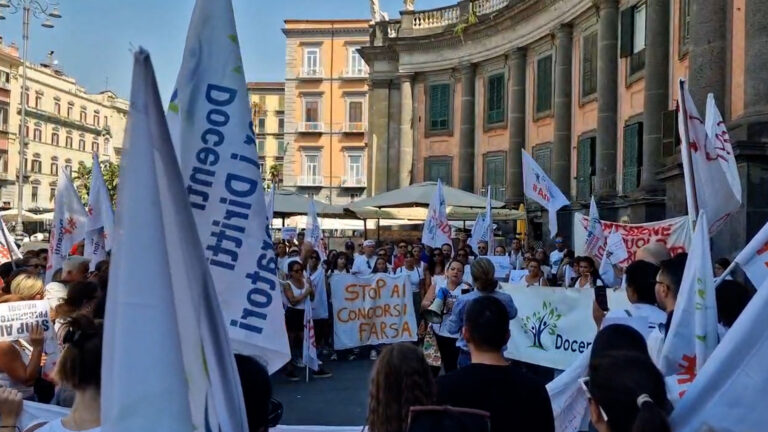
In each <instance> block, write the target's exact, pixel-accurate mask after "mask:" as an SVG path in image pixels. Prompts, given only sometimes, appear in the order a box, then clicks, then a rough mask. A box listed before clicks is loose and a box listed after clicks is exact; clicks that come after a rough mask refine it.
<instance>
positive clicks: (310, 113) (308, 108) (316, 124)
mask: <svg viewBox="0 0 768 432" xmlns="http://www.w3.org/2000/svg"><path fill="white" fill-rule="evenodd" d="M303 102H304V130H308V131H321V130H322V129H323V127H322V123H321V120H320V99H319V98H306V97H305V98H303Z"/></svg>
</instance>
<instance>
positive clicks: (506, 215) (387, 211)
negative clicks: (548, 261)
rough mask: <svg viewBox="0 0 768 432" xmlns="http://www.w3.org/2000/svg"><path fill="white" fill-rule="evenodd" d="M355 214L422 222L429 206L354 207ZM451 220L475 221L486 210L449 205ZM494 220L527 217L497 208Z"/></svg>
mask: <svg viewBox="0 0 768 432" xmlns="http://www.w3.org/2000/svg"><path fill="white" fill-rule="evenodd" d="M353 211H354V212H355V214H357V216H359V217H360V218H362V219H379V218H381V219H400V220H404V221H407V222H408V223H414V224H420V223H423V222H424V220H426V218H427V212H428V211H429V209H428V208H427V207H386V208H375V207H363V208H355V209H353ZM445 212H446V215H447V216H448V219H449V220H459V221H474V220H475V218H476V217H477V214H478V213H483V212H485V208H470V207H460V206H450V205H449V206H447V207H446V208H445ZM491 212H492V214H493V220H494V221H506V220H520V219H525V213H522V212H519V211H516V210H508V209H503V208H497V209H493V210H491Z"/></svg>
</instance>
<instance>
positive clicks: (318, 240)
mask: <svg viewBox="0 0 768 432" xmlns="http://www.w3.org/2000/svg"><path fill="white" fill-rule="evenodd" d="M304 230H305V231H306V237H305V238H306V240H307V241H308V242H309V244H311V245H312V248H314V249H315V250H316V251H317V252H318V253H319V254H320V259H321V260H323V261H325V258H326V257H327V256H328V255H327V253H326V251H325V245H324V244H323V230H322V229H320V221H318V220H317V209H316V208H315V200H314V199H310V200H309V211H308V212H307V219H306V225H305V226H304Z"/></svg>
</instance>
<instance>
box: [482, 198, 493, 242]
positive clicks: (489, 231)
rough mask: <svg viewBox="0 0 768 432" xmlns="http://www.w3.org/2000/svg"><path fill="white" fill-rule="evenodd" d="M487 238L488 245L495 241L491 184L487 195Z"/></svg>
mask: <svg viewBox="0 0 768 432" xmlns="http://www.w3.org/2000/svg"><path fill="white" fill-rule="evenodd" d="M484 237H485V240H487V241H488V247H489V248H490V247H491V243H493V210H492V209H491V186H490V185H488V195H487V196H486V197H485V236H484Z"/></svg>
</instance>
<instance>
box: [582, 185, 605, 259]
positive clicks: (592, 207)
mask: <svg viewBox="0 0 768 432" xmlns="http://www.w3.org/2000/svg"><path fill="white" fill-rule="evenodd" d="M604 241H605V236H604V235H603V224H602V222H600V215H599V214H598V213H597V204H595V197H592V201H591V202H590V203H589V222H588V223H587V239H586V243H585V244H584V253H585V254H587V255H592V256H594V255H596V254H597V250H598V249H599V248H600V246H602V245H603V243H604Z"/></svg>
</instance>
